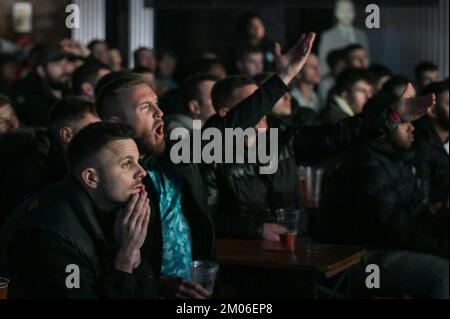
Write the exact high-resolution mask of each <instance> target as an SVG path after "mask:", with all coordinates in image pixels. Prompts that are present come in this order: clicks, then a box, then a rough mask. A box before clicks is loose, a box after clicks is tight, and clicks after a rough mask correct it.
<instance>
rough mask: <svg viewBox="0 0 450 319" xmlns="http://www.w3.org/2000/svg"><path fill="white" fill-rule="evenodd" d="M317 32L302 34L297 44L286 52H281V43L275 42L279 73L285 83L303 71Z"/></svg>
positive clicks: (276, 62)
mask: <svg viewBox="0 0 450 319" xmlns="http://www.w3.org/2000/svg"><path fill="white" fill-rule="evenodd" d="M315 38H316V34H315V33H314V32H310V33H308V34H302V35H301V36H300V39H299V41H298V42H297V44H296V45H295V46H294V47H293V48H291V49H290V50H289V51H288V52H286V53H285V54H282V53H281V45H280V44H279V43H275V64H276V70H277V74H278V76H279V77H280V79H281V80H282V81H283V82H284V84H286V85H289V83H291V81H292V80H293V79H294V77H295V76H296V75H297V74H298V73H299V72H300V71H301V69H302V68H303V66H304V65H305V63H306V60H308V57H309V55H310V54H311V49H312V47H313V44H314V39H315Z"/></svg>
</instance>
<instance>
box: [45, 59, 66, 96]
mask: <svg viewBox="0 0 450 319" xmlns="http://www.w3.org/2000/svg"><path fill="white" fill-rule="evenodd" d="M44 72H45V79H46V81H47V83H48V84H49V85H50V87H51V88H52V89H55V90H63V89H65V88H67V87H68V86H69V82H70V76H71V73H69V72H70V67H68V61H67V59H63V60H60V61H56V62H50V63H48V64H47V65H46V66H45V71H44Z"/></svg>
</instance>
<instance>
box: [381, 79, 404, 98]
mask: <svg viewBox="0 0 450 319" xmlns="http://www.w3.org/2000/svg"><path fill="white" fill-rule="evenodd" d="M410 82H411V81H410V80H409V79H408V78H407V77H405V76H403V75H396V76H393V77H392V78H391V79H390V80H389V81H387V82H386V83H385V84H384V85H383V88H382V89H381V91H382V92H383V93H384V94H387V95H396V93H395V91H397V89H399V88H400V87H406V86H407V85H408V83H410Z"/></svg>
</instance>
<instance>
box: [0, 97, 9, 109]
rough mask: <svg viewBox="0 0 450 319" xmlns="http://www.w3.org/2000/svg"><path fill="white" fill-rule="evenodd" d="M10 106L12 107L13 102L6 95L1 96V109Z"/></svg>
mask: <svg viewBox="0 0 450 319" xmlns="http://www.w3.org/2000/svg"><path fill="white" fill-rule="evenodd" d="M8 104H9V105H11V100H10V99H9V98H8V97H7V96H6V95H3V94H0V107H3V106H5V105H8Z"/></svg>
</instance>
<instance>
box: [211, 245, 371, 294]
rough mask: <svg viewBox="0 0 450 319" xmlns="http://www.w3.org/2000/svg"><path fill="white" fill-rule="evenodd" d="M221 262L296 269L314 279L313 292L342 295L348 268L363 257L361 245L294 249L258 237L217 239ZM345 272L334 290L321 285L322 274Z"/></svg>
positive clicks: (300, 247) (233, 265)
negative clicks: (339, 289) (342, 285)
mask: <svg viewBox="0 0 450 319" xmlns="http://www.w3.org/2000/svg"><path fill="white" fill-rule="evenodd" d="M218 251H219V262H220V264H221V265H223V266H230V267H258V268H267V269H274V270H290V271H297V272H299V273H302V274H305V273H306V274H310V275H312V276H313V278H314V294H315V296H318V293H319V292H322V293H324V294H327V295H328V296H330V295H331V296H333V297H343V296H342V295H340V294H338V293H337V289H338V288H339V287H338V286H340V285H341V284H342V283H343V282H344V281H345V280H346V278H344V277H347V276H345V272H346V270H348V269H350V268H351V267H352V266H354V265H356V264H358V263H359V262H360V261H361V258H362V257H363V256H364V249H363V248H361V247H351V246H338V245H323V244H315V243H305V244H301V243H300V244H297V245H296V247H295V248H294V249H289V248H284V247H282V246H281V244H279V243H270V242H264V241H258V240H233V239H221V240H218ZM336 275H342V277H343V278H341V279H342V280H339V281H338V283H337V284H336V286H335V287H334V288H332V289H329V288H328V287H323V286H321V285H319V284H318V280H319V278H320V277H325V278H331V277H334V276H336Z"/></svg>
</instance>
